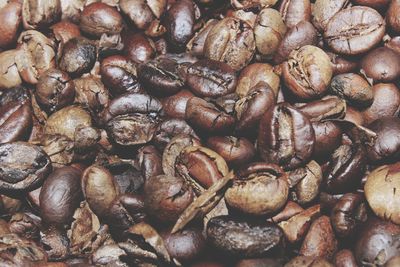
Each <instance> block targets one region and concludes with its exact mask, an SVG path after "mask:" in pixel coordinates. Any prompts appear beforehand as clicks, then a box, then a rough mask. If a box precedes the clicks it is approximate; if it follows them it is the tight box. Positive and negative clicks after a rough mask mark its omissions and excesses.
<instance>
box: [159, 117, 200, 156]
mask: <svg viewBox="0 0 400 267" xmlns="http://www.w3.org/2000/svg"><path fill="white" fill-rule="evenodd" d="M181 134H182V135H191V136H193V137H196V138H198V136H197V135H196V133H195V132H194V130H193V129H192V127H190V126H189V125H188V124H187V123H186V121H184V120H180V119H168V120H165V121H163V122H162V123H160V124H159V125H158V127H157V129H156V131H155V133H154V138H153V142H154V143H155V145H156V146H157V147H158V148H159V149H160V150H164V148H165V146H166V145H167V144H168V143H169V142H170V141H171V140H172V138H174V137H175V136H177V135H181Z"/></svg>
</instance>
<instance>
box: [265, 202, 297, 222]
mask: <svg viewBox="0 0 400 267" xmlns="http://www.w3.org/2000/svg"><path fill="white" fill-rule="evenodd" d="M302 211H304V209H303V208H302V207H301V206H300V205H299V204H297V203H296V202H293V201H291V200H288V201H287V202H286V205H285V207H284V208H283V209H282V210H281V211H280V212H279V213H278V214H276V215H275V216H274V217H272V218H270V219H268V221H271V222H274V223H279V222H282V221H285V220H288V219H290V218H291V217H293V216H295V215H297V214H299V213H301V212H302Z"/></svg>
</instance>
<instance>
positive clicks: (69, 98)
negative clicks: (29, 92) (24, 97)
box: [35, 69, 75, 112]
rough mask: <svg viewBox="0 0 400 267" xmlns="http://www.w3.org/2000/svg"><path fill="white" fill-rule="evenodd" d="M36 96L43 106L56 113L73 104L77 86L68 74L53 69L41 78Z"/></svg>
mask: <svg viewBox="0 0 400 267" xmlns="http://www.w3.org/2000/svg"><path fill="white" fill-rule="evenodd" d="M35 96H36V100H37V101H38V103H39V104H40V105H41V106H43V107H44V108H45V109H46V110H48V111H49V112H54V111H56V110H59V109H61V108H63V107H65V106H67V105H69V104H71V103H72V102H73V100H74V97H75V86H74V83H73V81H72V80H71V78H70V77H69V75H68V74H67V73H66V72H64V71H61V70H57V69H51V70H48V71H46V72H45V73H43V74H42V75H41V76H40V77H39V81H38V84H37V85H36V91H35Z"/></svg>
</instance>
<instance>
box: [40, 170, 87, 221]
mask: <svg viewBox="0 0 400 267" xmlns="http://www.w3.org/2000/svg"><path fill="white" fill-rule="evenodd" d="M80 176H81V172H80V171H79V170H77V169H76V168H73V167H63V168H60V169H56V170H55V171H53V172H52V173H51V174H50V175H49V177H48V178H47V179H46V181H45V182H44V183H43V186H42V189H41V190H40V196H39V200H40V213H41V217H42V218H43V220H44V222H46V223H49V224H56V225H63V224H68V223H69V222H70V221H72V216H73V214H74V212H75V209H76V208H78V207H79V203H80V201H81V200H82V190H81V186H80V182H81V181H80Z"/></svg>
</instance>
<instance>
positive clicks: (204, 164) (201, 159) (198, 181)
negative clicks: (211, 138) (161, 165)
mask: <svg viewBox="0 0 400 267" xmlns="http://www.w3.org/2000/svg"><path fill="white" fill-rule="evenodd" d="M175 172H176V174H177V175H178V176H180V177H182V178H183V179H184V181H185V182H186V183H187V184H188V185H190V186H191V187H192V188H193V190H194V191H195V193H196V194H200V193H201V192H202V191H204V189H207V188H209V187H210V186H212V185H213V184H214V183H215V182H217V181H218V180H220V179H222V178H223V177H224V176H226V175H227V174H228V172H229V169H228V165H227V164H226V161H225V160H224V158H223V157H221V156H220V155H219V154H217V153H216V152H215V151H213V150H211V149H208V148H205V147H202V146H187V147H185V148H184V149H183V150H182V151H181V152H180V154H179V156H178V157H177V158H176V161H175Z"/></svg>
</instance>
